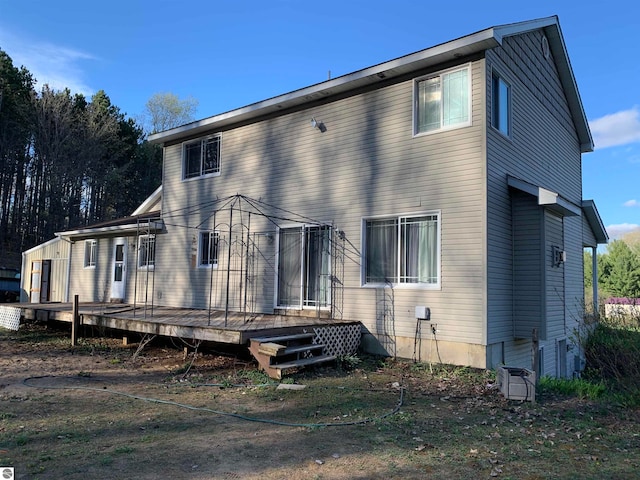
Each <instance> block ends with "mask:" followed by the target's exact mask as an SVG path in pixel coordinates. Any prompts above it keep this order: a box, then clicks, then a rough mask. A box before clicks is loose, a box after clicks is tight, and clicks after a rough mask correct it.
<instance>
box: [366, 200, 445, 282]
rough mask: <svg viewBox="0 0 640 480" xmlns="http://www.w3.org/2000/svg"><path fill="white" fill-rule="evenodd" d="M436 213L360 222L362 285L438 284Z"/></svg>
mask: <svg viewBox="0 0 640 480" xmlns="http://www.w3.org/2000/svg"><path fill="white" fill-rule="evenodd" d="M439 217H440V215H439V213H437V212H433V213H428V214H419V215H411V216H398V217H388V218H381V219H378V218H376V219H368V220H365V221H364V242H365V248H364V252H365V259H364V262H363V264H364V283H365V284H386V285H388V284H400V285H402V284H411V285H420V286H434V287H436V286H438V285H439V284H440V261H439V259H440V221H439Z"/></svg>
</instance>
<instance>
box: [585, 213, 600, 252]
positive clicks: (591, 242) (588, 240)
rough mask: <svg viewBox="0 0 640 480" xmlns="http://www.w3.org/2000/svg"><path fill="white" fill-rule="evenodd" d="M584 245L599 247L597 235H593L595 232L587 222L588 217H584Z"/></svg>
mask: <svg viewBox="0 0 640 480" xmlns="http://www.w3.org/2000/svg"><path fill="white" fill-rule="evenodd" d="M582 245H583V246H584V247H597V246H598V241H597V240H596V237H595V235H594V234H593V230H591V225H589V222H588V221H587V217H586V216H584V215H583V216H582Z"/></svg>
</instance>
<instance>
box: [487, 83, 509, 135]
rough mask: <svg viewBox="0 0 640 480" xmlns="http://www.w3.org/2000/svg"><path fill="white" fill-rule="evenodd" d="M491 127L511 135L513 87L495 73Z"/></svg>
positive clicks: (492, 87)
mask: <svg viewBox="0 0 640 480" xmlns="http://www.w3.org/2000/svg"><path fill="white" fill-rule="evenodd" d="M491 125H492V126H493V128H495V129H496V130H499V131H500V132H502V133H503V134H504V135H506V136H507V137H508V136H510V135H511V87H510V85H509V84H508V83H507V82H506V81H505V80H504V78H502V77H501V76H500V75H498V74H497V73H495V72H494V73H493V75H492V79H491Z"/></svg>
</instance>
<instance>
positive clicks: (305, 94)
mask: <svg viewBox="0 0 640 480" xmlns="http://www.w3.org/2000/svg"><path fill="white" fill-rule="evenodd" d="M499 44H500V43H499V41H498V40H496V38H495V33H494V29H493V28H489V29H486V30H482V31H480V32H477V33H473V34H471V35H467V36H465V37H461V38H458V39H456V40H452V41H450V42H446V43H443V44H440V45H436V46H434V47H431V48H427V49H425V50H420V51H418V52H415V53H411V54H409V55H405V56H403V57H400V58H396V59H394V60H390V61H388V62H384V63H380V64H378V65H374V66H372V67H368V68H365V69H362V70H358V71H356V72H353V73H349V74H347V75H343V76H341V77H336V78H334V79H331V80H327V81H325V82H322V83H318V84H315V85H311V86H309V87H305V88H302V89H299V90H294V91H293V92H289V93H286V94H283V95H280V96H277V97H273V98H270V99H267V100H263V101H261V102H257V103H253V104H251V105H247V106H245V107H241V108H238V109H236V110H231V111H229V112H226V113H222V114H219V115H215V116H212V117H208V118H205V119H202V120H198V121H195V122H192V123H188V124H186V125H182V126H179V127H176V128H172V129H170V130H166V131H164V132H159V133H154V134H152V135H149V137H148V140H149V142H150V143H167V142H174V141H177V140H179V139H181V138H185V137H188V136H193V135H197V134H199V133H201V132H204V131H208V130H212V129H215V128H220V127H223V126H226V125H230V124H232V123H236V122H242V121H248V120H251V119H254V118H257V117H260V116H262V115H268V114H271V113H274V112H277V111H282V110H286V109H288V108H292V107H296V106H299V105H304V104H305V103H310V102H313V101H316V100H319V99H322V98H326V97H329V96H331V95H336V94H341V93H345V92H348V91H350V90H355V89H358V88H360V87H364V86H366V85H370V84H375V83H379V82H381V81H383V80H387V79H390V78H394V77H398V76H401V75H405V74H408V73H411V72H412V71H418V70H421V69H423V68H427V67H429V66H432V65H437V64H439V63H443V62H445V61H448V60H453V59H455V58H459V57H464V56H467V55H472V54H474V53H477V52H481V51H484V50H487V49H490V48H494V47H497V46H498V45H499Z"/></svg>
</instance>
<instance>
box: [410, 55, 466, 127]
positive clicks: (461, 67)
mask: <svg viewBox="0 0 640 480" xmlns="http://www.w3.org/2000/svg"><path fill="white" fill-rule="evenodd" d="M459 70H467V73H468V79H469V95H468V103H469V104H468V107H467V108H468V111H469V120H468V121H466V122H463V123H456V124H455V125H448V126H444V127H443V126H442V125H441V126H440V128H438V129H435V130H430V131H428V132H419V131H418V121H417V120H418V84H419V83H420V82H421V81H422V80H428V79H430V78H434V77H441V76H442V75H444V74H447V73H452V72H457V71H459ZM472 97H473V77H472V71H471V63H467V64H464V65H458V66H456V67H453V68H449V69H447V70H441V71H438V72H433V73H430V74H428V75H423V76H421V77H418V78H415V79H414V80H413V98H412V100H413V102H412V105H413V114H412V115H413V122H412V123H413V125H412V128H413V136H414V137H422V136H425V135H433V134H435V133H440V132H446V131H449V130H456V129H458V128H466V127H470V126H472V125H473V110H472V105H473V98H472Z"/></svg>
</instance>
